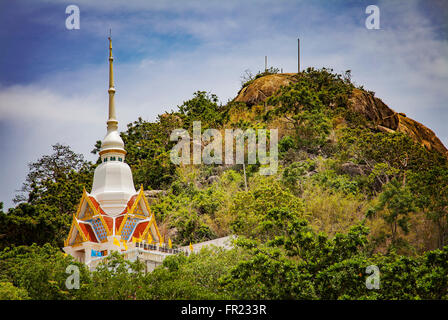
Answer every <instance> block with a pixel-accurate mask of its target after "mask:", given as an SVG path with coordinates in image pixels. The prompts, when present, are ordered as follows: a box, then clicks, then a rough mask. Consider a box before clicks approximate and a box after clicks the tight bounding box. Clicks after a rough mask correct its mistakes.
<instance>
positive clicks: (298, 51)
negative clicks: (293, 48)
mask: <svg viewBox="0 0 448 320" xmlns="http://www.w3.org/2000/svg"><path fill="white" fill-rule="evenodd" d="M297 70H298V71H297V72H298V73H300V38H297Z"/></svg>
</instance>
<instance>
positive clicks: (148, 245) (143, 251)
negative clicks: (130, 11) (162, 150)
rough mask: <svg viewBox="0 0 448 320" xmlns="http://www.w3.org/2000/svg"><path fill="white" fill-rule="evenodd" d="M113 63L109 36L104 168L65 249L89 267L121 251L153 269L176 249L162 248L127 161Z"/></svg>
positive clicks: (85, 198) (80, 209)
mask: <svg viewBox="0 0 448 320" xmlns="http://www.w3.org/2000/svg"><path fill="white" fill-rule="evenodd" d="M113 60H114V58H113V56H112V39H111V38H110V37H109V90H108V92H109V119H108V120H107V133H106V136H105V137H104V139H103V141H102V143H101V149H100V152H99V154H100V157H101V164H100V165H99V166H98V167H97V168H96V169H95V174H94V177H93V186H92V191H91V192H90V193H87V192H86V190H85V189H84V193H83V196H82V198H81V201H80V203H79V206H78V210H77V211H76V213H75V214H74V216H73V222H72V225H71V228H70V232H69V234H68V237H67V239H66V240H65V243H64V245H65V246H64V248H63V250H64V251H65V252H66V253H67V254H70V255H71V256H73V257H74V258H75V259H77V260H78V261H80V262H84V263H86V264H87V265H89V266H90V267H91V269H92V268H95V267H96V265H97V264H98V262H99V261H100V260H101V259H102V258H104V257H106V256H108V255H109V254H110V253H111V252H112V251H119V252H120V253H122V254H124V256H125V257H126V258H128V259H141V260H142V261H144V262H145V263H146V266H147V270H148V269H149V270H152V269H153V268H154V267H155V266H157V265H158V264H160V263H161V262H162V261H163V259H164V258H165V256H166V255H168V254H172V253H175V252H177V250H174V251H175V252H173V250H172V249H168V248H166V247H165V244H163V239H162V237H161V235H160V233H159V230H158V228H157V223H156V220H155V217H154V214H153V213H152V212H151V209H150V206H149V203H148V201H147V199H146V197H145V195H144V193H143V186H142V187H141V188H140V189H139V190H138V191H136V190H135V187H134V182H133V179H132V172H131V168H130V167H129V165H128V164H126V162H125V157H126V150H125V149H124V143H123V140H122V139H121V137H120V134H119V133H118V121H117V117H116V114H115V103H114V95H115V88H114V77H113ZM149 270H148V271H149Z"/></svg>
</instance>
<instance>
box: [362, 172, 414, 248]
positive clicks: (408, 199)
mask: <svg viewBox="0 0 448 320" xmlns="http://www.w3.org/2000/svg"><path fill="white" fill-rule="evenodd" d="M415 210H416V207H415V204H414V195H413V194H412V192H411V191H410V189H409V188H408V187H406V186H403V184H401V183H400V182H399V181H398V180H396V179H394V180H392V181H391V182H390V183H388V184H387V185H386V186H385V188H384V190H383V192H382V193H381V194H380V196H379V198H378V204H377V206H376V207H375V208H373V210H371V211H370V212H369V214H370V215H372V214H375V213H377V212H381V213H382V215H381V217H382V218H383V219H384V221H385V222H386V223H387V224H388V225H389V226H390V231H391V237H392V243H393V244H395V243H396V241H397V236H398V228H400V229H401V230H402V231H403V232H404V233H408V232H409V216H408V215H409V213H410V212H413V211H415Z"/></svg>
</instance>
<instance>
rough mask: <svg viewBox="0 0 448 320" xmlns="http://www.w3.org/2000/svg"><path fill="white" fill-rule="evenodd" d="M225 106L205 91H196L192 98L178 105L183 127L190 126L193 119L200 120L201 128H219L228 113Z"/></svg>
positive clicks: (213, 95)
mask: <svg viewBox="0 0 448 320" xmlns="http://www.w3.org/2000/svg"><path fill="white" fill-rule="evenodd" d="M225 110H226V109H225V107H223V106H222V105H218V97H217V96H216V95H215V94H211V93H207V92H205V91H197V92H195V93H194V95H193V98H192V99H190V100H188V101H184V103H183V104H182V105H181V106H179V114H180V116H181V117H182V119H183V121H184V124H185V126H184V128H186V129H187V128H191V127H192V126H193V121H201V127H202V128H207V127H208V128H220V127H221V126H222V124H223V123H224V121H225V120H227V119H228V115H227V113H226V112H225Z"/></svg>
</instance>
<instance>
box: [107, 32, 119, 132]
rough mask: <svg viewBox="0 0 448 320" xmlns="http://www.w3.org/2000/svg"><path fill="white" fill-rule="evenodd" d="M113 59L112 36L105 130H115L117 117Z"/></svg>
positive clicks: (110, 36)
mask: <svg viewBox="0 0 448 320" xmlns="http://www.w3.org/2000/svg"><path fill="white" fill-rule="evenodd" d="M113 63H114V57H113V56H112V35H109V90H108V92H109V119H108V120H107V129H108V130H110V129H112V130H113V129H117V127H118V126H117V124H118V121H117V117H116V115H115V101H114V96H115V87H114V66H113Z"/></svg>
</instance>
